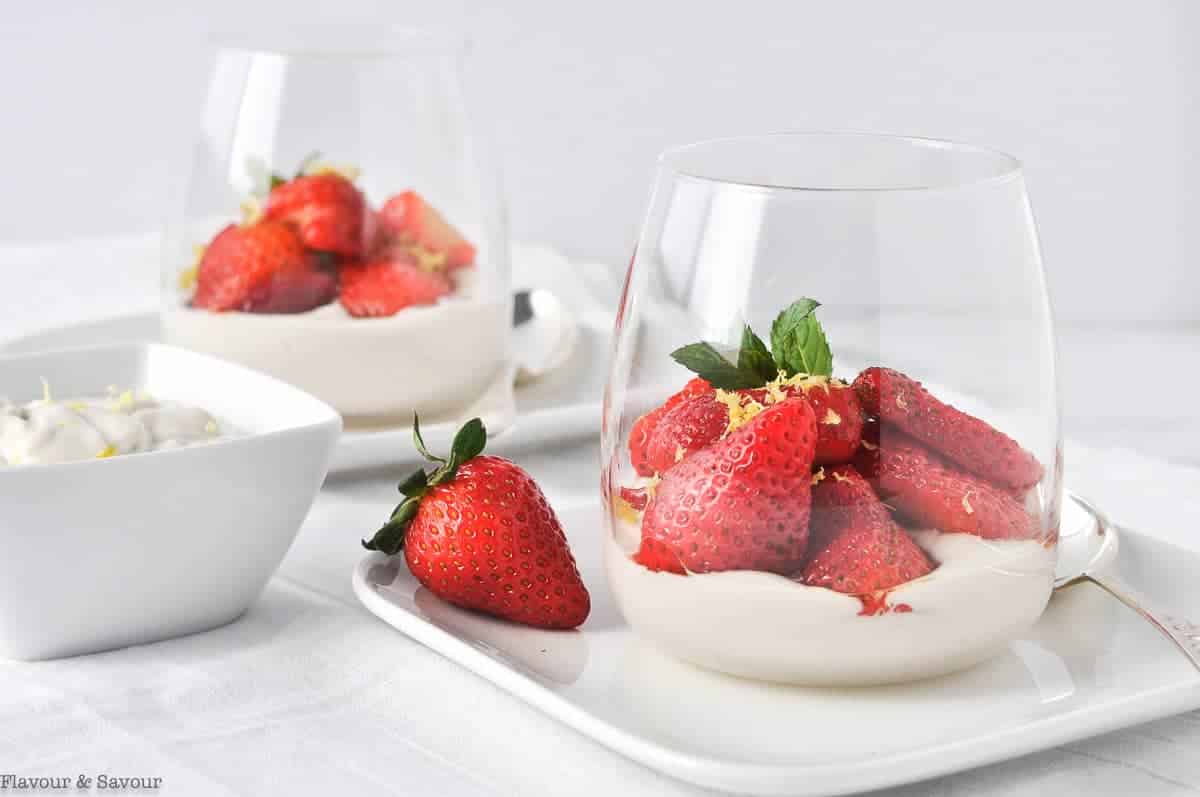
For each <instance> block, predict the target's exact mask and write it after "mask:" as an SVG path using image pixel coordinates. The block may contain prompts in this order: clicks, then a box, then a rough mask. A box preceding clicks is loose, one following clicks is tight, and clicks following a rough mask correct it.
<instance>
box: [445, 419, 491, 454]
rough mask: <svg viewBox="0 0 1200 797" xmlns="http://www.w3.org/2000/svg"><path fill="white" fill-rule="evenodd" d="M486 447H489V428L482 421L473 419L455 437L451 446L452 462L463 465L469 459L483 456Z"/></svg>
mask: <svg viewBox="0 0 1200 797" xmlns="http://www.w3.org/2000/svg"><path fill="white" fill-rule="evenodd" d="M485 445H487V428H486V427H485V426H484V425H483V421H482V420H480V419H479V418H472V419H471V420H469V421H467V422H466V423H465V424H463V427H462V428H461V429H459V430H458V434H456V435H454V442H453V443H451V444H450V460H451V461H452V462H458V464H460V465H461V464H462V463H464V462H466V461H467V460H468V459H471V458H472V457H477V456H479V455H480V454H482V453H483V447H484V446H485Z"/></svg>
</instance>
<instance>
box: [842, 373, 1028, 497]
mask: <svg viewBox="0 0 1200 797" xmlns="http://www.w3.org/2000/svg"><path fill="white" fill-rule="evenodd" d="M854 390H855V392H856V393H858V398H859V401H861V402H862V406H863V409H865V410H866V411H867V413H868V414H869V415H874V416H876V417H878V418H879V419H880V420H881V421H883V422H884V423H885V424H891V425H893V426H895V427H896V428H898V429H900V430H902V431H904V432H906V433H907V434H909V435H910V436H912V437H913V438H915V439H916V440H919V441H920V442H922V443H924V444H925V445H927V446H930V447H932V448H934V449H936V450H937V451H939V452H941V453H942V454H944V455H945V456H946V457H948V458H949V459H951V460H953V461H954V462H956V463H957V464H959V465H960V466H962V467H964V468H966V469H967V470H969V471H971V472H972V473H975V474H977V475H979V476H982V477H983V478H984V479H987V480H988V481H990V482H992V483H994V484H997V485H999V486H1001V487H1017V488H1024V487H1030V486H1032V485H1034V484H1037V483H1038V482H1039V481H1040V480H1041V478H1042V466H1041V465H1040V464H1039V463H1038V461H1037V460H1036V459H1035V458H1034V456H1033V455H1032V454H1030V453H1029V452H1028V451H1026V450H1025V449H1023V448H1021V446H1020V445H1019V444H1018V443H1017V442H1016V441H1015V440H1013V439H1012V438H1011V437H1009V436H1008V435H1006V434H1004V433H1003V432H1001V431H999V430H997V429H996V428H994V427H993V426H991V425H990V424H988V423H987V422H986V421H983V420H980V419H979V418H976V417H975V416H973V415H968V414H967V413H965V412H962V411H961V410H958V409H955V408H954V407H951V406H950V405H949V404H945V403H943V402H942V401H939V400H938V399H937V398H935V397H934V396H933V395H932V394H930V392H929V391H928V390H926V389H925V388H924V387H922V386H921V383H920V382H918V381H916V380H915V379H910V378H909V377H907V376H905V375H904V374H902V373H900V372H899V371H894V370H892V369H891V368H880V367H874V368H868V369H866V370H865V371H863V372H862V373H861V374H859V375H858V378H856V379H855V380H854Z"/></svg>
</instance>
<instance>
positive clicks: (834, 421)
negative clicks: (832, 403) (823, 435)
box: [821, 407, 842, 426]
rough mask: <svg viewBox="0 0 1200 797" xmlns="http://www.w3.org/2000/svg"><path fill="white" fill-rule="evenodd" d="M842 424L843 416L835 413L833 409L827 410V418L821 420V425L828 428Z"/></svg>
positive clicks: (828, 408) (827, 408)
mask: <svg viewBox="0 0 1200 797" xmlns="http://www.w3.org/2000/svg"><path fill="white" fill-rule="evenodd" d="M841 422H842V416H841V415H838V414H837V413H836V412H834V411H833V407H826V408H825V417H824V418H822V419H821V423H823V424H825V425H826V426H837V425H838V424H840V423H841Z"/></svg>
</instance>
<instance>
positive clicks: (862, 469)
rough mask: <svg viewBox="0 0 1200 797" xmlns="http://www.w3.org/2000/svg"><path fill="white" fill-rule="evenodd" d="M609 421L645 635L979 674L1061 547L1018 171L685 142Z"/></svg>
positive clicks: (635, 286)
mask: <svg viewBox="0 0 1200 797" xmlns="http://www.w3.org/2000/svg"><path fill="white" fill-rule="evenodd" d="M615 335H616V339H615V343H614V353H613V362H612V371H611V374H610V380H609V384H608V390H607V393H606V396H605V408H604V418H603V451H602V456H603V468H604V474H603V479H602V492H603V498H604V502H605V506H606V511H607V515H608V521H609V522H608V524H607V529H606V539H605V540H604V546H605V551H606V554H605V561H606V568H607V573H608V580H609V583H610V586H611V588H612V590H613V592H614V594H615V596H616V599H617V602H618V604H619V605H620V607H621V610H622V612H623V613H624V615H625V617H626V619H627V620H628V621H629V623H630V624H631V625H632V626H633V628H634V629H635V630H636V631H637V633H638V634H640V635H642V636H643V637H645V638H648V639H649V640H651V641H652V642H653V643H655V644H657V645H658V646H659V647H661V648H662V649H664V650H666V651H667V652H670V653H672V654H674V655H675V656H677V657H679V658H682V659H684V660H687V661H691V662H693V663H696V664H699V665H702V666H704V667H707V668H711V669H715V670H719V671H723V672H726V673H730V674H734V675H739V676H745V677H751V678H758V679H765V680H775V681H784V682H792V683H802V684H810V685H823V684H873V683H885V682H896V681H903V680H908V679H914V678H921V677H926V676H932V675H936V674H939V673H945V672H949V671H953V670H956V669H961V668H964V667H967V666H970V665H972V664H974V663H977V662H979V661H981V660H983V659H985V658H987V657H989V656H991V655H993V654H995V653H997V652H999V651H1001V650H1003V649H1005V647H1006V646H1007V644H1008V643H1009V642H1010V641H1011V640H1013V639H1014V638H1016V637H1017V636H1018V635H1020V634H1021V633H1023V632H1024V631H1026V630H1028V629H1029V627H1030V626H1032V625H1033V623H1034V622H1035V621H1036V620H1037V619H1038V617H1039V616H1040V615H1041V613H1042V611H1043V610H1044V608H1045V606H1046V603H1047V601H1048V599H1049V596H1050V594H1051V589H1052V582H1053V578H1054V568H1055V561H1056V556H1057V539H1058V522H1059V521H1058V517H1059V505H1060V500H1061V486H1060V479H1061V465H1060V463H1061V456H1060V437H1059V420H1058V415H1059V410H1058V395H1057V388H1056V377H1055V343H1054V336H1053V329H1052V323H1051V316H1050V308H1049V304H1048V300H1047V296H1046V287H1045V281H1044V277H1043V272H1042V264H1041V260H1040V255H1039V252H1038V244H1037V237H1036V233H1035V230H1034V224H1033V218H1032V216H1031V213H1030V208H1029V203H1028V201H1027V198H1026V193H1025V185H1024V181H1023V178H1022V175H1021V168H1020V164H1019V163H1018V162H1017V161H1016V160H1015V159H1013V158H1011V157H1009V156H1008V155H1004V154H1002V153H999V152H993V151H989V150H986V149H981V148H978V147H973V146H967V145H962V144H955V143H950V142H945V141H934V140H927V139H916V138H903V137H895V136H881V135H870V134H858V133H786V134H776V135H764V136H754V137H745V138H732V139H725V140H717V141H708V142H703V143H699V144H694V145H692V146H686V147H682V148H679V149H674V150H670V151H668V152H667V153H666V154H665V155H663V157H662V159H661V161H660V166H659V171H658V176H657V179H656V181H655V185H654V190H653V193H652V198H651V201H650V207H649V210H648V212H647V215H646V219H645V223H644V226H643V228H642V233H641V237H640V240H639V242H638V245H637V249H636V253H635V256H634V258H633V262H632V264H631V265H630V268H629V273H628V276H627V281H626V286H625V292H624V296H623V299H622V304H621V307H620V311H619V314H618V317H617V324H616V333H615Z"/></svg>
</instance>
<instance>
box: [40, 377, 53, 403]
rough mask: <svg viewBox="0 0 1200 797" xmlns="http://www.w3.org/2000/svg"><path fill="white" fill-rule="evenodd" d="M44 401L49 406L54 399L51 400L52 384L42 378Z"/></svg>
mask: <svg viewBox="0 0 1200 797" xmlns="http://www.w3.org/2000/svg"><path fill="white" fill-rule="evenodd" d="M41 379H42V401H44V402H46V403H47V404H49V403H50V402H51V401H53V400H54V399H52V398H50V383H49V382H47V381H46V377H44V376H43V377H42V378H41Z"/></svg>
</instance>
